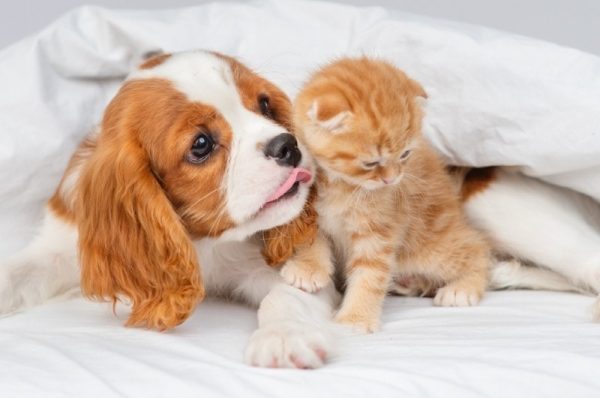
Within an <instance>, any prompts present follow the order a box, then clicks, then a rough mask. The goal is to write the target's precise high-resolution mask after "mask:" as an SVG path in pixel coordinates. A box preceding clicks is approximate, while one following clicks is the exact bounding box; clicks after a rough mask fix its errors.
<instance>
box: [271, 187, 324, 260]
mask: <svg viewBox="0 0 600 398" xmlns="http://www.w3.org/2000/svg"><path fill="white" fill-rule="evenodd" d="M316 194H317V192H316V187H315V186H314V185H313V186H312V187H311V189H310V193H309V196H308V200H307V201H306V204H305V205H304V210H303V211H302V213H301V214H300V215H299V216H298V217H296V218H295V219H294V220H292V221H290V222H289V223H287V224H284V225H280V226H279V227H275V228H272V229H270V230H268V231H265V232H263V243H264V246H263V250H262V254H263V257H264V258H265V261H266V262H267V264H269V265H270V266H272V267H277V266H280V265H282V264H283V263H285V262H286V261H287V260H288V259H289V258H290V257H292V255H293V254H294V250H295V249H296V248H297V247H299V246H300V245H305V244H309V245H310V244H312V243H313V241H314V240H315V237H316V236H317V231H318V227H317V212H316V210H315V209H314V201H315V198H316Z"/></svg>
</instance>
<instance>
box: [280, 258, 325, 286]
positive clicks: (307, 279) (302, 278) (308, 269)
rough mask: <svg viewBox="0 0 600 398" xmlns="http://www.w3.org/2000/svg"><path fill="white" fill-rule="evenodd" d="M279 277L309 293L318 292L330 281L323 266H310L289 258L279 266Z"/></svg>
mask: <svg viewBox="0 0 600 398" xmlns="http://www.w3.org/2000/svg"><path fill="white" fill-rule="evenodd" d="M281 277H282V278H283V280H284V281H285V282H286V283H287V284H288V285H292V286H294V287H296V288H298V289H301V290H304V291H305V292H309V293H314V292H318V291H319V290H321V289H322V288H324V287H326V286H327V285H329V283H330V282H331V276H330V275H329V271H328V270H327V269H326V268H325V267H318V266H310V265H308V264H303V263H301V262H297V261H293V260H289V261H288V262H287V263H286V264H285V265H284V266H283V267H282V268H281Z"/></svg>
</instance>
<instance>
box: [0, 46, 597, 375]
mask: <svg viewBox="0 0 600 398" xmlns="http://www.w3.org/2000/svg"><path fill="white" fill-rule="evenodd" d="M165 82H166V83H165ZM149 86H150V87H152V86H154V89H153V90H151V91H148V92H145V91H144V90H146V88H147V87H149ZM125 87H127V89H125ZM123 90H124V91H123ZM128 90H129V94H128V93H127V91H128ZM261 90H262V91H261ZM263 91H264V92H266V93H268V94H269V95H270V99H271V103H272V105H273V107H272V108H265V109H266V110H265V109H263V108H264V105H265V103H264V101H263V100H262V99H261V98H263V97H261V95H263V94H264V92H263ZM132 92H133V94H132ZM134 94H135V95H134ZM140 94H141V95H140ZM257 94H258V104H257V103H256V96H257ZM126 95H133V96H130V97H125V98H126V99H127V101H125V102H122V101H121V102H119V101H118V100H114V101H113V103H112V104H111V105H110V106H109V108H108V109H107V114H106V115H105V119H104V122H103V124H102V126H101V129H100V131H99V134H98V135H93V136H92V137H91V138H90V139H88V140H87V141H86V142H84V143H83V144H82V146H81V147H80V149H79V150H78V151H77V153H76V154H75V155H74V157H73V160H72V161H71V163H70V165H69V166H68V169H67V171H66V173H65V177H64V178H63V181H62V182H61V185H60V187H59V189H58V190H57V192H56V193H55V195H54V196H53V198H52V199H51V200H50V202H49V206H48V210H47V213H46V216H45V220H44V223H43V226H42V228H41V230H40V234H39V236H38V237H37V238H36V239H35V240H34V241H33V242H32V243H31V244H30V245H29V246H28V247H27V248H26V249H25V250H24V251H23V252H21V253H19V254H17V255H15V256H14V257H12V258H10V259H8V260H6V261H2V264H0V313H8V312H11V311H15V310H20V309H23V308H26V307H29V306H33V305H37V304H41V303H43V302H44V301H46V300H47V299H49V298H50V297H52V296H55V295H57V294H60V293H61V292H64V291H66V290H68V289H70V288H73V287H76V286H78V285H79V284H80V283H82V290H83V291H84V293H86V294H87V295H88V296H92V297H97V298H105V299H109V300H116V299H117V298H120V297H124V298H127V299H129V300H130V301H131V302H132V304H133V312H132V317H131V318H130V320H129V322H130V323H131V324H142V325H146V326H150V327H157V328H168V327H173V326H175V325H176V324H178V323H180V322H182V321H183V320H185V318H186V317H187V316H188V315H189V313H190V312H191V311H192V310H193V308H194V307H195V305H196V304H197V303H198V302H199V301H200V300H201V299H202V297H203V296H204V294H205V291H204V289H205V288H206V292H207V293H208V294H215V295H226V296H229V297H234V298H237V299H240V300H242V301H244V302H247V303H250V304H252V305H256V306H258V307H259V309H258V326H259V327H258V329H257V330H256V332H255V333H254V334H253V335H252V337H251V340H250V343H249V345H248V348H247V351H246V361H247V362H248V363H249V364H253V365H258V366H279V367H298V368H306V367H318V366H320V365H322V364H323V363H324V360H325V357H326V355H327V353H328V352H330V351H331V349H332V344H333V342H332V338H331V334H330V333H331V332H332V330H333V326H332V323H331V322H330V319H331V315H332V311H333V309H334V307H335V305H336V303H337V300H338V295H337V293H336V292H335V290H334V288H333V286H331V285H330V286H328V287H327V288H325V289H324V290H322V291H320V292H319V293H318V294H309V293H305V292H303V291H301V290H299V289H296V288H293V287H291V286H289V285H287V284H286V283H285V282H284V281H283V280H282V279H281V277H280V275H279V271H278V270H277V269H273V268H271V267H268V266H266V264H265V260H264V259H263V257H262V255H261V251H262V252H263V253H265V252H267V253H268V252H269V250H266V251H265V250H264V249H265V248H264V247H263V242H261V241H260V239H257V238H256V235H255V234H256V233H257V232H259V231H264V230H269V229H270V230H271V231H273V230H275V231H276V232H277V233H275V234H273V236H271V237H270V240H269V242H267V243H268V244H274V246H275V247H277V248H278V250H279V251H280V252H282V253H285V252H286V248H289V247H292V246H293V244H292V243H289V244H286V242H284V241H281V239H290V238H291V237H294V236H296V235H297V233H295V232H293V231H286V230H285V226H286V225H288V224H286V223H290V221H291V224H293V223H297V224H302V220H301V219H300V217H301V216H302V215H303V214H304V213H302V212H303V206H304V205H305V202H306V200H307V198H308V191H309V184H308V181H307V179H306V176H304V178H302V177H301V176H300V175H301V174H302V173H303V172H302V170H300V169H299V167H303V168H304V169H306V170H312V168H313V166H312V164H311V161H310V159H308V158H307V156H306V153H305V152H303V151H301V148H300V149H299V150H298V149H297V150H298V151H300V152H301V154H302V155H305V156H302V160H301V161H300V160H299V159H297V158H296V159H291V160H290V159H287V158H286V159H284V158H283V155H282V157H281V158H280V157H279V156H275V158H277V159H273V156H271V155H268V156H266V155H265V154H267V153H269V152H268V151H269V150H270V149H272V147H273V146H275V147H280V144H281V143H280V142H275V144H276V145H274V141H276V140H275V137H277V136H280V135H282V134H284V135H285V134H286V132H287V127H286V126H287V125H288V118H289V115H286V113H289V111H290V104H289V101H287V99H286V98H284V96H283V94H282V93H280V92H279V90H278V89H276V88H275V87H274V86H272V85H271V84H270V83H268V82H266V81H264V80H263V79H260V78H258V77H257V76H255V75H254V74H252V73H251V72H249V71H247V70H245V69H244V68H243V66H241V65H239V64H238V63H235V61H233V60H231V59H229V58H227V57H223V56H220V55H215V54H211V53H205V52H191V53H182V54H178V55H175V56H171V57H169V56H160V57H157V58H155V59H154V60H152V62H150V63H147V64H146V65H144V66H142V69H140V71H138V72H135V73H134V74H133V75H132V77H130V79H129V80H128V82H126V83H125V85H124V89H122V93H121V94H119V95H118V98H119V96H120V98H121V100H123V96H126ZM282 96H283V97H282ZM115 101H116V102H115ZM188 102H192V103H191V104H189V103H188ZM132 105H137V106H138V107H139V109H134V108H131V107H130V106H132ZM155 105H156V106H160V108H153V107H154V106H155ZM267 105H268V102H267ZM178 106H184V107H185V109H186V111H187V112H192V113H191V115H192V116H193V118H195V117H197V118H199V119H198V120H197V121H196V122H194V121H193V120H190V119H185V120H179V119H178V117H179V116H178V115H179V113H180V112H179V111H178V112H175V114H174V115H170V116H169V115H164V114H162V113H161V112H162V111H163V109H166V110H171V111H173V110H174V109H175V108H177V107H178ZM177 109H178V108H177ZM207 109H208V110H209V112H208V113H203V112H206V110H207ZM175 110H176V109H175ZM115 112H116V114H115ZM139 112H142V113H143V115H144V118H146V119H147V120H145V119H144V120H138V121H137V122H135V123H133V126H134V127H135V128H134V130H135V129H138V128H140V127H139V126H143V129H142V130H140V131H136V133H137V134H138V135H137V136H135V137H136V139H135V140H134V141H131V138H132V136H131V134H132V132H131V131H129V130H131V126H132V122H131V120H130V118H131V117H132V115H138V114H139ZM261 113H262V114H261ZM111 115H112V116H111ZM193 118H192V119H193ZM203 118H204V119H203ZM215 123H216V124H215ZM205 124H208V125H210V126H213V127H211V129H213V130H215V129H216V130H219V131H218V132H217V133H218V134H217V133H214V131H213V133H214V134H215V135H216V137H215V138H214V139H215V140H220V141H218V145H221V147H217V149H215V153H214V154H213V155H211V156H212V158H210V160H209V161H206V160H203V159H197V158H193V159H192V160H193V161H194V162H196V161H197V160H200V162H199V163H198V164H200V166H199V168H196V166H194V165H190V164H187V163H182V162H183V161H188V160H190V159H188V157H189V156H190V152H189V150H188V148H189V144H190V143H191V142H194V144H193V145H195V146H193V151H195V152H192V155H194V154H198V151H200V152H199V153H200V154H201V153H202V152H201V151H202V150H203V148H204V147H203V145H205V144H206V140H203V141H201V142H200V143H199V144H198V145H196V143H197V142H198V141H197V140H198V137H199V136H198V135H197V132H195V130H194V129H196V128H197V126H198V125H205ZM161 126H162V130H160V134H159V135H157V136H153V135H152V134H153V132H155V131H156V129H158V128H159V127H161ZM214 126H216V127H214ZM176 127H177V131H178V132H177V134H176V135H174V136H173V137H175V138H174V140H172V141H169V140H166V141H164V142H163V138H164V139H167V138H168V137H169V136H170V135H172V134H173V132H172V131H171V128H176ZM190 129H191V130H190ZM188 130H189V131H188ZM209 130H210V129H209ZM211 131H212V130H211ZM142 133H143V134H142ZM190 134H191V135H190ZM148 137H150V138H151V139H149V140H148ZM181 137H183V144H181V145H180V138H181ZM194 140H196V141H194ZM165 148H167V149H168V151H166V152H168V153H169V154H171V153H173V154H177V156H175V157H173V158H164V156H163V155H164V152H165V151H164V149H165ZM217 150H218V151H219V152H217ZM194 156H195V155H194ZM286 156H287V155H286ZM292 157H294V156H292ZM288 160H289V161H290V162H292V163H293V164H292V163H290V164H285V162H288ZM210 162H212V163H210ZM282 164H283V165H282ZM105 173H107V174H106V175H105ZM299 176H300V177H299ZM290 179H292V180H293V181H292V180H290ZM461 180H462V177H461ZM290 181H291V183H293V185H292V188H290V185H289V184H288V182H290ZM211 184H212V185H211ZM140 186H142V187H144V188H145V189H144V190H142V191H141V192H140V191H139V189H140ZM284 191H285V192H284ZM117 194H118V195H117ZM190 195H191V196H190ZM463 197H464V200H465V206H466V212H467V214H468V215H469V217H470V218H471V220H472V221H473V222H474V223H475V225H476V226H478V227H479V228H481V229H483V230H484V231H485V232H486V233H487V234H488V236H489V237H490V238H491V239H492V242H493V243H494V244H495V246H496V248H497V249H499V251H501V252H502V253H506V254H509V255H512V256H514V257H516V258H518V259H521V260H527V261H529V262H533V263H535V264H538V265H541V266H543V267H547V268H548V269H542V268H533V267H524V266H521V265H520V264H518V263H514V262H499V263H498V264H497V265H496V266H495V268H494V269H493V270H492V281H491V283H492V286H494V287H497V288H507V287H528V288H549V289H557V290H568V289H577V288H582V287H585V288H587V289H589V290H591V291H593V292H596V293H598V292H599V291H600V233H599V229H598V223H597V220H598V218H599V216H600V210H599V209H598V206H597V204H596V203H593V202H591V201H589V200H587V199H584V198H582V197H581V196H580V195H577V194H573V193H571V192H568V191H565V190H562V189H559V188H555V187H551V186H549V185H546V184H543V183H540V182H537V181H535V180H533V179H530V178H526V177H523V176H521V175H518V174H514V173H510V172H506V171H503V170H501V169H496V171H495V172H493V173H488V174H486V175H485V176H484V178H470V177H469V175H467V177H466V178H465V179H464V184H463ZM159 210H160V211H161V212H159ZM299 215H300V217H299ZM295 217H296V219H295ZM589 217H592V218H594V219H595V220H596V222H592V221H590V220H591V219H589ZM298 220H300V221H298ZM294 227H298V225H294ZM273 228H283V229H281V230H277V229H273ZM299 230H301V231H308V230H310V228H299ZM190 238H191V239H190ZM271 240H272V241H273V242H271ZM267 249H268V248H267ZM275 251H277V250H275ZM279 260H281V258H279V259H278V260H277V261H279ZM277 261H276V262H277ZM198 264H200V266H198ZM144 267H147V268H144ZM80 268H81V270H80ZM200 269H201V270H202V275H200V274H199V272H200ZM550 270H553V271H555V272H556V273H555V272H553V271H550ZM559 274H561V275H562V276H560V275H559Z"/></svg>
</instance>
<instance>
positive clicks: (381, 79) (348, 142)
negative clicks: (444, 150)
mask: <svg viewBox="0 0 600 398" xmlns="http://www.w3.org/2000/svg"><path fill="white" fill-rule="evenodd" d="M425 97H426V94H425V91H424V90H423V88H422V87H421V86H420V85H419V84H418V83H417V82H415V81H414V80H411V79H410V78H409V77H407V76H406V75H405V74H404V73H403V72H402V71H401V70H399V69H398V68H396V67H394V66H393V65H392V64H390V63H387V62H384V61H379V60H373V59H368V58H358V59H348V58H346V59H342V60H340V61H337V62H335V63H332V64H330V65H328V66H326V67H325V68H323V69H321V70H320V71H318V72H317V73H316V74H315V75H314V76H313V77H312V79H311V80H310V81H309V83H308V84H307V85H306V86H305V87H304V89H303V90H302V92H301V93H300V94H299V95H298V98H297V100H296V104H295V123H296V127H297V130H298V133H299V135H300V138H301V139H302V141H304V143H305V145H306V146H307V147H308V149H309V150H310V151H311V152H312V154H313V155H314V157H315V159H316V161H317V162H318V164H319V166H320V167H321V168H322V169H323V170H324V171H325V173H326V175H327V176H328V177H329V178H332V179H337V178H339V179H342V180H344V181H346V182H347V183H350V184H353V185H359V186H361V187H363V188H366V189H370V190H373V189H378V188H381V187H385V186H389V185H394V184H397V183H399V182H400V180H401V179H402V175H403V170H404V168H405V166H406V165H407V163H408V162H410V161H411V157H412V155H413V154H414V153H415V151H418V150H419V148H418V146H419V144H420V142H421V119H422V111H421V108H420V101H419V98H421V99H423V98H425Z"/></svg>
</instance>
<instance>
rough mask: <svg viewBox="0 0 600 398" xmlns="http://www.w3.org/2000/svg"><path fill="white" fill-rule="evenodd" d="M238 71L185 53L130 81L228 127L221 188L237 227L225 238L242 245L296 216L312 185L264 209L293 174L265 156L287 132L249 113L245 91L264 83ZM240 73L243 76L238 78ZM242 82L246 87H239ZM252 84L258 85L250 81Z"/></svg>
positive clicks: (305, 158)
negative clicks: (180, 97) (161, 90)
mask: <svg viewBox="0 0 600 398" xmlns="http://www.w3.org/2000/svg"><path fill="white" fill-rule="evenodd" d="M236 66H237V67H238V68H239V65H236V64H232V60H230V59H228V58H226V57H222V56H219V55H216V54H213V53H209V52H203V51H198V52H193V53H190V52H187V53H182V54H174V55H171V56H169V57H168V58H166V59H165V60H164V61H163V62H162V63H160V64H158V65H155V66H153V67H151V68H147V69H140V70H138V71H136V72H134V73H132V74H131V75H130V76H129V78H128V79H129V80H139V79H157V78H158V79H165V80H168V81H169V82H171V84H172V86H173V87H174V88H175V89H176V90H177V91H179V92H181V93H182V94H184V95H185V97H186V98H187V99H188V100H189V101H191V102H194V103H200V104H204V105H208V106H210V107H213V108H214V109H216V110H217V112H218V113H219V115H220V116H221V117H222V118H223V119H224V121H225V122H226V123H227V124H228V125H229V128H230V130H231V133H232V137H231V142H230V143H229V148H228V160H227V169H226V171H225V173H224V174H223V177H222V181H221V182H220V187H221V190H222V192H223V193H224V195H223V196H224V198H225V200H226V210H227V213H228V216H229V218H230V219H231V220H232V221H233V223H234V224H235V227H234V228H231V229H229V230H227V231H226V232H225V233H224V237H225V238H231V239H243V238H245V237H247V236H249V235H251V234H253V233H255V232H257V231H260V230H265V229H269V228H272V227H275V226H277V225H281V224H284V223H286V222H288V221H290V220H292V219H293V218H295V217H296V216H298V214H299V213H300V212H301V211H302V208H303V206H304V203H305V202H306V199H307V196H308V191H309V185H310V184H307V183H302V184H300V189H299V190H298V192H297V193H296V194H295V195H293V196H291V197H288V198H284V199H281V200H279V201H277V202H276V203H271V204H269V206H266V207H263V206H264V205H265V204H266V202H267V198H268V197H269V196H271V194H273V192H275V191H276V190H277V189H278V188H279V187H280V186H281V185H282V184H283V182H284V181H285V180H286V179H287V178H288V176H289V175H290V173H291V170H292V168H291V167H284V166H280V165H278V164H277V163H276V162H275V161H274V160H273V159H270V158H268V157H267V156H266V155H265V154H264V152H263V150H264V147H265V145H266V144H267V143H268V142H269V140H271V139H272V138H274V137H275V136H277V135H279V134H282V133H287V132H288V130H287V129H286V128H285V127H284V126H283V125H282V124H280V123H278V121H276V120H272V119H269V118H268V117H265V116H263V115H262V114H260V113H259V112H256V109H249V107H251V106H252V105H253V102H252V96H255V95H256V94H255V93H249V92H248V91H249V90H251V87H253V85H254V86H256V85H261V84H263V83H265V82H264V81H263V79H260V78H259V77H258V76H256V75H253V74H248V72H247V71H246V70H243V71H240V70H238V69H234V68H235V67H236ZM240 73H246V75H245V76H243V77H240ZM236 74H237V75H236ZM242 78H243V79H245V80H244V83H245V84H239V81H240V80H241V79H242ZM253 78H255V79H256V82H252V81H251V80H252V79H253ZM266 87H267V88H268V89H273V87H274V86H272V85H270V84H267V86H266ZM277 91H278V90H277ZM279 94H281V93H280V92H279V93H277V95H279ZM281 95H282V94H281ZM249 98H250V99H249ZM286 101H287V99H286ZM255 102H256V100H255ZM286 106H289V105H286ZM286 111H287V110H286ZM299 148H300V150H301V152H302V161H301V164H300V165H299V167H303V168H306V169H308V170H310V171H311V172H314V166H313V162H312V161H311V159H310V157H309V155H308V153H307V151H306V150H305V149H304V148H302V147H301V146H299ZM199 167H201V166H199Z"/></svg>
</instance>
